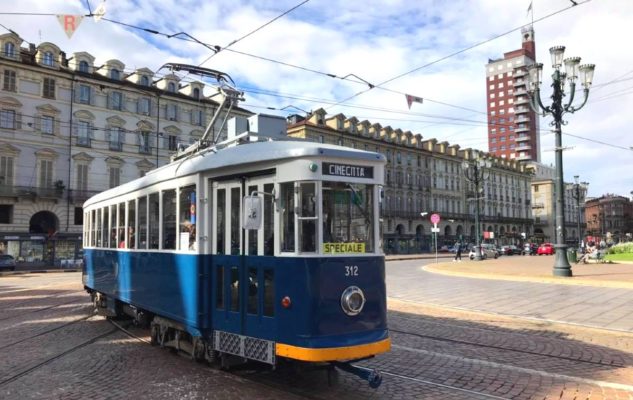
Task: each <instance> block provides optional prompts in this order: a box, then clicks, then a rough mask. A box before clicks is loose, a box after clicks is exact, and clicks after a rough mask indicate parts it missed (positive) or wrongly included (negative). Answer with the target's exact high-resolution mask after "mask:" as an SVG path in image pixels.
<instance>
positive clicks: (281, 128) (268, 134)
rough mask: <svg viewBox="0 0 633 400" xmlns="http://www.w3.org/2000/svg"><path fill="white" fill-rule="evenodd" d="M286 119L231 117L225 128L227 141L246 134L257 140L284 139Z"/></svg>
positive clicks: (274, 117) (264, 116)
mask: <svg viewBox="0 0 633 400" xmlns="http://www.w3.org/2000/svg"><path fill="white" fill-rule="evenodd" d="M286 126H287V125H286V119H285V118H284V117H280V116H277V115H267V114H255V115H252V116H250V117H248V118H244V117H233V118H231V119H229V122H228V126H227V131H228V132H227V140H231V139H235V138H236V137H238V136H240V135H242V134H244V133H248V134H249V135H252V136H257V137H259V138H270V139H273V140H277V139H286V138H287V134H286Z"/></svg>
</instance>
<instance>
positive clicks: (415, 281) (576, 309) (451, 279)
mask: <svg viewBox="0 0 633 400" xmlns="http://www.w3.org/2000/svg"><path fill="white" fill-rule="evenodd" d="M432 262H433V260H406V261H389V262H387V294H388V296H389V297H392V298H396V299H400V300H406V301H413V302H418V303H423V304H433V305H440V306H445V307H453V308H458V309H464V310H472V311H484V312H491V313H496V314H502V315H509V316H520V317H526V318H535V319H541V320H548V321H557V322H564V323H570V324H578V325H583V326H590V327H596V328H601V329H611V330H616V331H624V332H633V290H631V289H616V288H601V287H589V286H570V285H559V284H550V283H532V282H511V281H501V280H485V279H473V278H462V277H455V276H447V275H441V274H435V273H430V272H426V271H424V270H423V269H422V266H424V265H426V264H428V263H432Z"/></svg>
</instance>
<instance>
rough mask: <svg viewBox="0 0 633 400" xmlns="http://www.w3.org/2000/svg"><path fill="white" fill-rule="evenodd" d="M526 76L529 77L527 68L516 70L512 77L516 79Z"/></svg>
mask: <svg viewBox="0 0 633 400" xmlns="http://www.w3.org/2000/svg"><path fill="white" fill-rule="evenodd" d="M525 75H527V71H526V70H525V67H523V68H518V69H515V70H514V71H513V72H512V76H514V77H520V76H525Z"/></svg>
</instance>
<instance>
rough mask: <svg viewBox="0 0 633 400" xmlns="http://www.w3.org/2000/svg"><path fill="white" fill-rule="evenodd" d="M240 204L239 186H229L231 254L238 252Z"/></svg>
mask: <svg viewBox="0 0 633 400" xmlns="http://www.w3.org/2000/svg"><path fill="white" fill-rule="evenodd" d="M241 205H242V196H241V194H240V188H238V187H236V188H231V255H234V256H237V255H239V254H240V239H241V238H240V233H241V232H242V226H241V224H240V217H241V215H242V213H241V212H240V209H241V207H240V206H241Z"/></svg>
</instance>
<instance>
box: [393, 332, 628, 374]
mask: <svg viewBox="0 0 633 400" xmlns="http://www.w3.org/2000/svg"><path fill="white" fill-rule="evenodd" d="M389 331H390V332H395V333H399V334H404V335H410V336H415V337H418V338H423V339H429V340H435V341H440V342H445V343H452V344H463V345H467V346H476V347H483V348H488V349H494V350H499V351H509V352H513V353H520V354H529V355H533V356H539V357H548V358H552V359H556V360H566V361H571V362H574V363H583V364H589V365H599V366H603V367H610V368H613V367H616V368H617V367H625V365H624V363H621V362H617V361H616V362H601V361H591V360H583V359H578V358H573V357H567V356H560V355H553V354H546V353H541V352H537V351H529V350H521V349H513V348H509V347H507V346H495V345H490V344H484V343H476V342H472V341H465V340H457V339H449V338H445V337H438V336H432V335H424V334H420V333H414V332H407V331H402V330H397V329H389Z"/></svg>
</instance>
